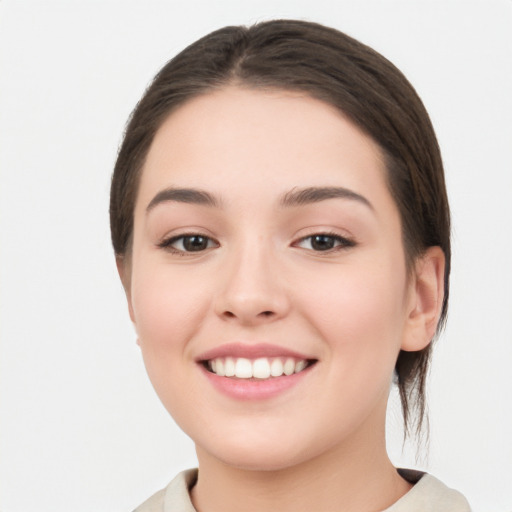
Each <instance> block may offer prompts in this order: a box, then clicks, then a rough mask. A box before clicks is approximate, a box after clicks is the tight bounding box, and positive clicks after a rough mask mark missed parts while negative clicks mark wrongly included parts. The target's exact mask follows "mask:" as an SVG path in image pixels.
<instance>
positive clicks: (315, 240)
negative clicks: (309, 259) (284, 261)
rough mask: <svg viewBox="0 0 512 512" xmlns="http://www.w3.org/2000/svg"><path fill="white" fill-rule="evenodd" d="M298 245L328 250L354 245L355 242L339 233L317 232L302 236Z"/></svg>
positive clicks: (315, 249) (317, 249) (303, 247)
mask: <svg viewBox="0 0 512 512" xmlns="http://www.w3.org/2000/svg"><path fill="white" fill-rule="evenodd" d="M296 245H297V246H298V247H301V248H302V249H309V250H312V251H323V252H326V251H332V250H336V249H345V248H348V247H354V245H355V242H354V241H352V240H349V239H348V238H345V237H342V236H339V235H334V234H330V233H317V234H314V235H311V236H306V237H304V238H301V239H300V240H299V241H298V242H297V244H296Z"/></svg>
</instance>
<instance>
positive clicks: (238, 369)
mask: <svg viewBox="0 0 512 512" xmlns="http://www.w3.org/2000/svg"><path fill="white" fill-rule="evenodd" d="M235 376H236V377H238V378H239V379H250V378H251V377H252V364H251V361H250V359H245V358H244V357H239V358H238V359H237V360H236V364H235Z"/></svg>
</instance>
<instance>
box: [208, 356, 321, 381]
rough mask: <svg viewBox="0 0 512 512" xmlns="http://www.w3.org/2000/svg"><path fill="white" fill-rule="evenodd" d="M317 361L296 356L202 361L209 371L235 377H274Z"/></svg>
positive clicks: (218, 358) (225, 358)
mask: <svg viewBox="0 0 512 512" xmlns="http://www.w3.org/2000/svg"><path fill="white" fill-rule="evenodd" d="M315 363H316V359H297V358H294V357H271V358H269V357H259V358H257V359H248V358H245V357H217V358H215V359H208V360H206V361H202V364H203V366H204V367H205V368H206V370H207V371H209V372H210V373H213V374H215V375H217V376H219V377H231V378H235V379H256V380H264V379H272V378H276V377H282V376H290V375H293V374H295V373H300V372H303V371H304V370H305V369H306V368H309V367H310V366H312V365H313V364H315Z"/></svg>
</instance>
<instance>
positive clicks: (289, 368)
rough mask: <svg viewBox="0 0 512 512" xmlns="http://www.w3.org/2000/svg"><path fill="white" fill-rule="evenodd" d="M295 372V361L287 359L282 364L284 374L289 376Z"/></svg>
mask: <svg viewBox="0 0 512 512" xmlns="http://www.w3.org/2000/svg"><path fill="white" fill-rule="evenodd" d="M294 371H295V361H294V360H293V359H292V358H291V357H289V358H288V359H287V360H286V361H285V362H284V374H285V375H291V374H292V373H293V372H294Z"/></svg>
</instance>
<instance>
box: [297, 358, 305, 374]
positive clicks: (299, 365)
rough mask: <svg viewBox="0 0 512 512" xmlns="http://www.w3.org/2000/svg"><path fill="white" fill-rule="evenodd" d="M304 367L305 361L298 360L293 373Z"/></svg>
mask: <svg viewBox="0 0 512 512" xmlns="http://www.w3.org/2000/svg"><path fill="white" fill-rule="evenodd" d="M304 368H306V361H304V360H302V361H298V362H297V363H296V365H295V373H299V372H301V371H302V370H304Z"/></svg>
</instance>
